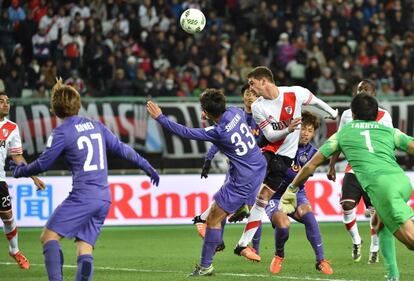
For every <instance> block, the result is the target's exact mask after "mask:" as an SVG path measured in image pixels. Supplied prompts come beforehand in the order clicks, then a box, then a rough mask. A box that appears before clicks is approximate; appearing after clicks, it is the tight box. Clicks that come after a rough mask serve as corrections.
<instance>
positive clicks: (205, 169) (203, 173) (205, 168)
mask: <svg viewBox="0 0 414 281" xmlns="http://www.w3.org/2000/svg"><path fill="white" fill-rule="evenodd" d="M210 167H211V160H206V161H204V164H203V168H202V170H201V178H208V173H209V172H210Z"/></svg>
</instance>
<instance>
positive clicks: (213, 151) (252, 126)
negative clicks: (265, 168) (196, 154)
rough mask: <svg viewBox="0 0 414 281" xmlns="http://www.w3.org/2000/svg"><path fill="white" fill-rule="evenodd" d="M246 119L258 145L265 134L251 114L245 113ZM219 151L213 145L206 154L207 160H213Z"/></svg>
mask: <svg viewBox="0 0 414 281" xmlns="http://www.w3.org/2000/svg"><path fill="white" fill-rule="evenodd" d="M244 118H245V119H246V123H247V126H249V128H250V133H251V134H252V135H253V136H254V138H255V140H256V143H257V142H258V141H259V140H260V137H261V136H262V134H263V133H262V131H261V130H260V128H259V125H257V124H256V121H254V119H253V115H252V114H251V113H248V112H246V111H244ZM218 151H219V150H218V148H217V147H216V146H215V145H212V146H211V147H210V149H209V150H208V152H207V154H206V160H213V158H214V155H216V153H217V152H218Z"/></svg>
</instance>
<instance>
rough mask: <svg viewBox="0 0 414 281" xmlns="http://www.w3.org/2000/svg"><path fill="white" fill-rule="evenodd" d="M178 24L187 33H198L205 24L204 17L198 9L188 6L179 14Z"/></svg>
mask: <svg viewBox="0 0 414 281" xmlns="http://www.w3.org/2000/svg"><path fill="white" fill-rule="evenodd" d="M180 25H181V27H182V28H183V30H184V31H185V32H187V33H190V34H194V33H198V32H201V31H202V30H203V29H204V27H205V26H206V17H205V16H204V14H203V12H202V11H200V10H199V9H193V8H190V9H187V10H185V11H184V12H183V13H182V14H181V17H180Z"/></svg>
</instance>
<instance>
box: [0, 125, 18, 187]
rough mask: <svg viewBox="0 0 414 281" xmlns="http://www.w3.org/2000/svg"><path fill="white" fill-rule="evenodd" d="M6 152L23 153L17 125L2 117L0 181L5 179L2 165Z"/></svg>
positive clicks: (0, 130) (0, 131) (12, 153)
mask: <svg viewBox="0 0 414 281" xmlns="http://www.w3.org/2000/svg"><path fill="white" fill-rule="evenodd" d="M7 154H10V155H20V154H23V148H22V140H21V138H20V134H19V127H18V126H17V124H16V123H14V122H12V121H10V120H8V119H4V120H3V121H1V122H0V181H6V172H5V171H4V165H5V162H6V158H7Z"/></svg>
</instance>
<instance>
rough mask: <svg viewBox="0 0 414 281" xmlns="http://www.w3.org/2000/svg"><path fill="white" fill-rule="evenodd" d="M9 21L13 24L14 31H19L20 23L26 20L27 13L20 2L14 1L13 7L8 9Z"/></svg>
mask: <svg viewBox="0 0 414 281" xmlns="http://www.w3.org/2000/svg"><path fill="white" fill-rule="evenodd" d="M8 13H9V19H10V20H11V21H12V23H13V29H17V28H18V26H19V24H20V22H21V21H24V19H25V18H26V12H25V11H24V9H23V8H22V7H21V6H20V1H19V0H12V1H11V6H10V7H9V9H8Z"/></svg>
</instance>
